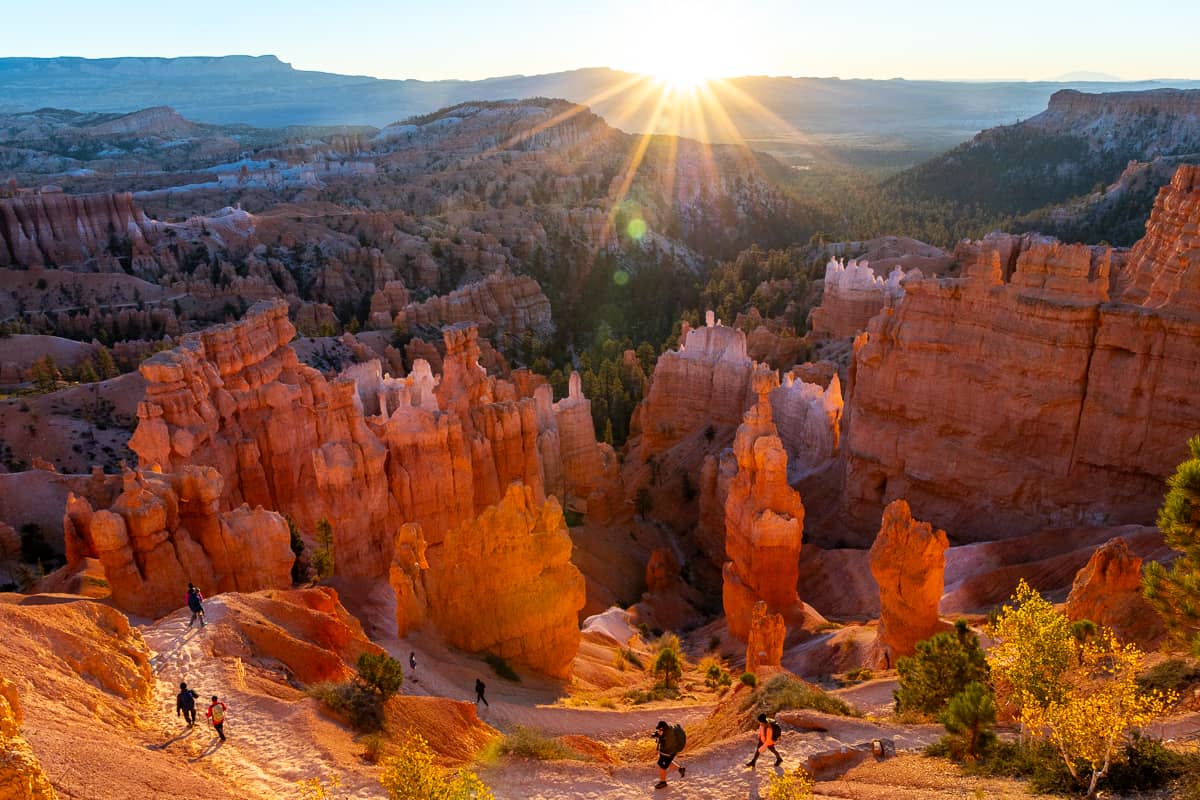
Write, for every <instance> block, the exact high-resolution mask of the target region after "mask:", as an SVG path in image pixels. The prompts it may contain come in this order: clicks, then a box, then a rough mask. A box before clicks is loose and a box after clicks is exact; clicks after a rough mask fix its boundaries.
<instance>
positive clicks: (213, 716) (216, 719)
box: [204, 694, 225, 742]
mask: <svg viewBox="0 0 1200 800" xmlns="http://www.w3.org/2000/svg"><path fill="white" fill-rule="evenodd" d="M204 716H206V717H208V718H209V720H211V721H212V726H213V728H215V729H216V731H217V736H220V737H221V741H222V742H223V741H225V704H224V703H222V702H221V701H220V700H218V699H217V696H216V695H215V694H214V695H213V696H212V705H211V706H209V707H208V711H207V712H205V714H204Z"/></svg>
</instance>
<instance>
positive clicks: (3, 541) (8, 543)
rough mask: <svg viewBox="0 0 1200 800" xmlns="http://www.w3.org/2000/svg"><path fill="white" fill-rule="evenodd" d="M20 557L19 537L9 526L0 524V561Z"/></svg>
mask: <svg viewBox="0 0 1200 800" xmlns="http://www.w3.org/2000/svg"><path fill="white" fill-rule="evenodd" d="M20 555H21V537H20V536H19V535H18V534H17V532H16V531H15V530H14V529H13V527H12V526H11V525H8V524H6V523H3V522H0V561H11V560H13V559H16V558H19V557H20Z"/></svg>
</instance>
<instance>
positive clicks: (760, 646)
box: [746, 600, 787, 672]
mask: <svg viewBox="0 0 1200 800" xmlns="http://www.w3.org/2000/svg"><path fill="white" fill-rule="evenodd" d="M786 638H787V625H786V624H785V623H784V621H783V616H782V615H781V614H772V613H771V612H770V611H769V610H768V609H767V604H766V603H764V602H762V601H761V600H760V601H759V602H757V603H755V604H754V608H753V609H752V610H751V612H750V635H749V636H748V637H747V638H746V671H747V672H758V669H759V667H778V666H779V662H780V661H782V660H783V641H784V639H786Z"/></svg>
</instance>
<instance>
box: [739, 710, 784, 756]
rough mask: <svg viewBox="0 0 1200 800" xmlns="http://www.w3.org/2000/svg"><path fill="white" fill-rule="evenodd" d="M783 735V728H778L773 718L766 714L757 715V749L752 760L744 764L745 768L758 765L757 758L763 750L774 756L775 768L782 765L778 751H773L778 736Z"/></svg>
mask: <svg viewBox="0 0 1200 800" xmlns="http://www.w3.org/2000/svg"><path fill="white" fill-rule="evenodd" d="M782 733H783V728H780V727H779V723H778V722H776V721H775V718H774V717H768V716H767V715H766V714H759V715H758V749H757V750H755V751H754V758H752V759H750V760H749V761H747V762H746V766H747V767H753V766H754V765H755V764H757V763H758V757H759V755H760V754H761V753H762V752H763V751H764V750H770V751H771V752H772V753H774V754H775V766H777V767H778V766H779V765H780V764H782V763H783V756H781V755H779V751H778V750H776V749H775V743H776V742H778V741H779V736H780V734H782Z"/></svg>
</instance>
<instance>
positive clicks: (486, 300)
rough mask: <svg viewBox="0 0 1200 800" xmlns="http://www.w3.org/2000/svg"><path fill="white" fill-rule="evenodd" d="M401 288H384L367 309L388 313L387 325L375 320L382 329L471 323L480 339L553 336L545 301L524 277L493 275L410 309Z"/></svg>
mask: <svg viewBox="0 0 1200 800" xmlns="http://www.w3.org/2000/svg"><path fill="white" fill-rule="evenodd" d="M402 288H403V285H402V284H401V285H400V286H398V287H397V286H393V285H391V284H389V285H388V286H387V287H386V288H385V290H383V291H382V292H376V295H375V296H374V297H373V298H372V301H371V307H372V309H378V310H379V311H383V310H385V309H386V310H388V311H390V312H391V317H390V319H385V318H384V316H382V315H381V316H379V317H378V318H376V321H377V322H378V323H381V324H383V326H384V327H389V328H390V327H392V326H394V325H405V326H407V327H408V328H409V329H410V330H411V329H412V328H413V327H414V326H417V325H432V326H436V327H439V328H440V327H442V326H443V325H456V324H459V323H463V322H475V323H479V324H480V325H481V327H482V332H483V333H484V334H485V335H491V334H493V333H497V332H499V333H507V334H510V335H513V336H519V335H521V334H522V333H524V332H525V331H533V332H534V333H536V334H537V335H539V336H549V335H550V334H552V333H553V332H554V324H553V323H552V322H551V319H550V301H549V299H547V298H546V295H545V294H543V293H542V288H541V286H539V285H538V282H537V281H535V280H534V279H533V278H531V277H529V276H528V275H514V274H512V273H510V272H508V271H507V270H503V271H500V272H493V273H491V274H490V275H488V276H487V277H485V278H484V279H483V280H481V281H477V282H476V283H469V284H467V285H466V286H463V287H462V288H461V289H456V290H454V291H453V292H451V293H450V294H446V295H441V296H438V297H433V298H430V299H429V300H427V301H425V302H424V303H409V302H408V297H407V292H401V291H400V290H401V289H402ZM401 300H403V303H401V302H400V301H401ZM395 306H399V307H398V308H396V307H395ZM373 316H374V312H373Z"/></svg>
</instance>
